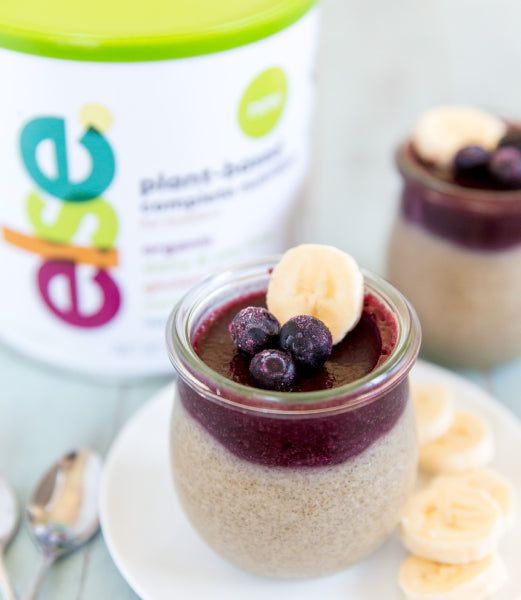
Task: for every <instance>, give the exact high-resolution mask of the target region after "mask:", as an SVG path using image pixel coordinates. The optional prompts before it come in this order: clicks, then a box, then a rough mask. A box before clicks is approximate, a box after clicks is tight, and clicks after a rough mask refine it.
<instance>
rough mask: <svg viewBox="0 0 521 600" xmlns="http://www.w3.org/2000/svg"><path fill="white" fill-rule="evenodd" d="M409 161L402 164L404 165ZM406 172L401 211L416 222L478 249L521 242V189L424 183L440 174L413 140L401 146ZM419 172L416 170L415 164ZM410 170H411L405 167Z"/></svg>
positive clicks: (488, 248)
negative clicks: (421, 155)
mask: <svg viewBox="0 0 521 600" xmlns="http://www.w3.org/2000/svg"><path fill="white" fill-rule="evenodd" d="M402 164H405V165H409V167H410V169H409V168H406V169H405V170H404V169H402V167H401V165H402ZM398 166H399V168H400V170H401V172H402V175H403V178H404V185H403V190H402V196H401V212H402V214H403V216H404V218H405V219H406V220H407V221H409V222H410V223H414V224H415V225H419V226H421V227H423V228H424V229H426V230H427V231H429V232H431V233H433V234H435V235H436V236H438V237H441V238H444V239H446V240H449V241H451V242H453V243H455V244H458V245H460V246H464V247H466V248H471V249H476V250H487V251H498V250H504V249H507V248H511V247H513V246H517V245H519V244H521V191H520V190H518V191H498V190H490V189H488V190H487V189H475V188H468V187H461V186H458V185H457V184H455V183H454V182H452V181H451V182H447V180H444V179H442V178H441V177H440V178H439V179H440V182H441V183H443V182H445V183H451V184H452V185H451V186H448V185H447V186H445V187H443V186H438V187H437V188H436V189H433V187H430V186H429V185H428V184H425V183H423V182H422V181H421V180H420V179H424V180H425V181H428V180H429V179H432V178H433V177H437V174H436V173H434V172H433V171H432V169H429V168H428V167H427V166H425V165H424V164H423V163H422V162H421V161H420V160H419V159H418V158H417V156H416V155H415V153H414V151H413V149H412V148H411V147H410V145H404V146H402V147H401V148H400V149H399V151H398ZM411 169H412V170H413V171H414V172H415V173H417V174H418V176H419V178H418V177H417V176H411V175H409V174H408V171H409V170H411ZM405 171H407V172H405Z"/></svg>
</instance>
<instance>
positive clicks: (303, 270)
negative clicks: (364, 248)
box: [266, 244, 364, 344]
mask: <svg viewBox="0 0 521 600" xmlns="http://www.w3.org/2000/svg"><path fill="white" fill-rule="evenodd" d="M266 301H267V304H268V310H269V311H270V312H271V313H272V314H274V315H275V317H276V318H277V319H278V320H279V321H280V323H281V324H284V323H286V321H288V320H289V319H291V318H292V317H296V316H297V315H311V316H313V317H316V318H317V319H320V320H321V321H322V322H323V323H324V324H325V325H326V327H327V328H328V329H329V331H330V332H331V335H332V337H333V344H337V343H338V342H340V341H341V340H342V339H343V338H344V337H345V335H346V333H347V332H348V331H351V329H353V327H354V326H355V325H356V324H357V323H358V321H359V319H360V316H361V314H362V309H363V303H364V277H363V275H362V272H361V271H360V269H359V268H358V265H357V264H356V261H355V260H354V259H353V258H352V257H351V256H349V254H346V253H345V252H342V251H341V250H339V249H338V248H334V247H333V246H323V245H320V244H302V245H301V246H296V247H295V248H291V250H288V251H287V252H286V253H285V254H284V255H283V257H282V258H281V259H280V262H279V263H278V264H277V266H276V267H275V268H274V269H273V273H272V275H271V280H270V284H269V286H268V293H267V297H266Z"/></svg>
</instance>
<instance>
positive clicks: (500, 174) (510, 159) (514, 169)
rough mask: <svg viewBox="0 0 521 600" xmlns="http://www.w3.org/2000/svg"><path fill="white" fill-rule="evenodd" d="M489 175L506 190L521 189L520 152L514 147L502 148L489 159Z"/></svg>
mask: <svg viewBox="0 0 521 600" xmlns="http://www.w3.org/2000/svg"><path fill="white" fill-rule="evenodd" d="M489 170H490V173H491V175H492V176H493V177H494V178H495V179H496V180H497V182H498V183H500V184H502V185H503V186H505V187H507V188H514V189H518V188H521V150H519V149H518V148H514V146H503V147H502V148H499V149H498V150H496V151H495V152H494V154H493V155H492V158H491V159H490V165H489Z"/></svg>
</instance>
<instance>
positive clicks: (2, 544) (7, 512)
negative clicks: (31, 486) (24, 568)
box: [0, 477, 20, 600]
mask: <svg viewBox="0 0 521 600" xmlns="http://www.w3.org/2000/svg"><path fill="white" fill-rule="evenodd" d="M19 516H20V515H19V512H18V501H17V499H16V495H15V493H14V492H13V489H12V488H11V486H10V485H9V484H8V483H7V481H6V480H5V479H4V478H3V477H0V593H1V594H2V596H3V597H4V598H5V600H16V594H15V593H14V590H13V586H12V584H11V580H10V579H9V575H8V574H7V570H6V568H5V564H4V550H5V548H6V546H7V545H8V544H9V542H10V541H11V539H12V538H13V535H14V533H15V531H16V529H17V527H18V519H19Z"/></svg>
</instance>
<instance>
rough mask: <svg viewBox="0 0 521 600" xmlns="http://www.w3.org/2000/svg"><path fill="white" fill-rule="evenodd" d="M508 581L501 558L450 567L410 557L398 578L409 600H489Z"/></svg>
mask: <svg viewBox="0 0 521 600" xmlns="http://www.w3.org/2000/svg"><path fill="white" fill-rule="evenodd" d="M506 581H507V570H506V567H505V563H504V562H503V560H502V559H501V557H500V556H498V555H497V554H491V555H489V556H487V557H485V558H483V559H482V560H480V561H478V562H473V563H469V564H468V565H446V564H442V563H436V562H432V561H430V560H426V559H425V558H420V557H418V556H409V558H407V559H406V560H405V562H404V563H403V564H402V566H401V569H400V575H399V578H398V582H399V584H400V588H401V589H402V591H403V593H404V594H405V596H406V598H409V600H485V599H486V598H490V596H492V595H493V594H496V593H497V592H498V591H499V590H500V589H501V588H502V587H503V586H504V585H505V583H506Z"/></svg>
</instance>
